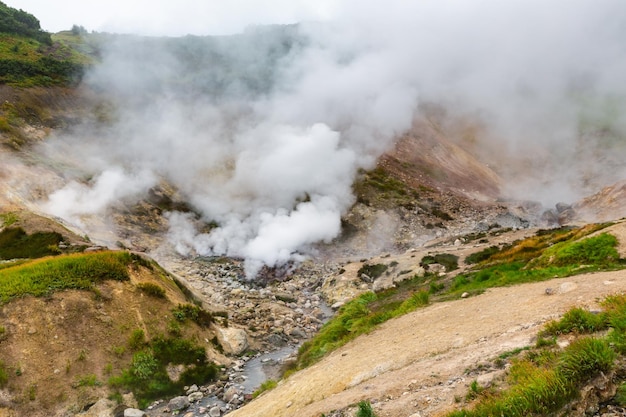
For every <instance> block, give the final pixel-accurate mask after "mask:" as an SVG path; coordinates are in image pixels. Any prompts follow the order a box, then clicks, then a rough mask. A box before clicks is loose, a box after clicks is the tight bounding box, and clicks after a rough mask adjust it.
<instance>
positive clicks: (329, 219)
mask: <svg viewBox="0 0 626 417" xmlns="http://www.w3.org/2000/svg"><path fill="white" fill-rule="evenodd" d="M407 3H411V2H405V1H393V0H392V1H389V2H385V3H384V4H379V3H365V4H364V3H362V2H361V3H357V2H349V1H348V2H342V3H341V4H340V7H338V8H337V12H336V17H335V18H334V19H332V20H330V21H325V22H304V23H301V24H299V25H287V26H269V27H263V26H259V27H254V28H249V29H248V30H246V31H245V32H244V33H242V34H240V35H235V36H226V37H224V36H222V37H193V36H188V37H184V38H142V37H129V36H119V37H111V38H110V41H109V42H108V43H107V44H106V45H104V47H103V51H102V61H101V62H100V63H99V64H98V65H97V66H96V67H95V68H94V69H93V70H92V71H91V72H90V73H89V74H88V76H87V77H86V79H85V80H84V83H85V86H86V87H88V88H90V89H92V90H94V91H97V92H98V93H99V94H100V95H101V97H102V98H103V99H105V100H106V102H107V103H108V105H107V106H103V107H102V109H101V114H99V115H98V118H97V119H94V120H89V121H85V123H83V124H82V125H80V126H78V127H76V128H75V129H73V130H72V132H70V133H68V134H65V135H61V136H58V137H54V138H51V140H49V141H48V143H47V144H46V146H47V148H46V152H48V154H49V155H54V156H55V157H57V158H62V157H65V158H71V159H72V160H73V161H72V163H73V164H77V165H78V166H80V167H81V169H82V170H83V173H89V175H90V176H91V181H89V182H88V183H86V184H85V183H84V181H82V183H81V182H80V180H81V178H75V179H74V180H73V181H71V182H70V183H69V184H68V185H67V186H66V187H65V188H62V189H60V190H58V191H57V192H55V193H53V194H52V195H51V196H50V197H49V201H48V202H47V204H46V209H47V210H48V211H49V212H50V213H52V214H55V215H58V216H61V217H63V218H66V219H68V220H69V221H74V222H76V221H78V219H79V217H80V215H81V214H86V213H91V212H99V211H102V210H104V209H105V208H106V207H107V205H108V204H111V203H113V202H114V201H116V200H117V199H120V198H124V199H129V198H130V199H132V198H142V197H145V195H146V193H147V191H148V189H149V188H150V187H153V186H154V185H155V184H157V183H158V182H159V181H167V182H168V183H170V184H172V185H174V186H175V187H176V188H177V189H178V190H179V191H180V192H181V194H182V195H183V196H184V197H185V198H186V199H187V200H188V201H189V202H190V204H191V205H192V207H193V208H194V210H195V211H196V212H197V214H192V213H178V212H173V213H169V214H168V220H169V223H170V232H169V239H170V240H171V242H172V243H173V244H174V245H175V247H176V248H177V250H178V251H180V252H181V253H183V254H189V255H191V254H200V255H228V256H235V257H241V258H243V259H246V268H247V273H248V274H249V275H250V276H253V275H254V274H255V273H256V271H258V269H259V268H260V267H261V266H262V265H268V266H276V265H282V264H284V263H285V262H288V261H291V260H300V259H302V258H303V256H306V254H307V253H309V250H310V248H311V246H312V245H313V244H315V243H317V242H321V241H330V240H332V239H333V238H335V237H336V236H337V235H338V234H339V232H340V225H341V221H340V219H341V216H342V215H343V214H345V212H346V211H347V210H348V209H349V208H350V206H351V205H352V204H353V202H354V197H353V196H352V193H351V185H352V182H353V180H354V178H355V175H356V173H357V172H358V170H359V169H369V168H372V167H373V166H374V164H375V162H376V159H377V158H378V157H379V156H380V155H381V154H382V153H383V152H384V151H385V150H387V149H389V148H390V147H391V146H393V143H394V140H395V139H396V138H397V137H398V135H400V134H402V133H403V132H405V131H407V130H408V129H410V128H411V123H412V120H413V118H414V117H416V116H418V115H419V113H420V108H421V106H420V105H421V104H424V103H436V104H438V105H440V106H441V107H442V108H444V109H446V114H447V116H446V117H447V118H446V120H445V122H444V123H443V128H445V127H446V125H445V123H454V121H455V120H457V119H458V120H461V119H462V120H468V119H470V120H474V121H476V123H477V124H480V126H482V131H481V132H482V133H481V136H480V137H479V138H476V140H475V143H473V145H472V146H473V149H472V150H473V151H474V152H475V153H476V154H477V155H478V156H479V157H480V158H482V159H483V160H484V161H485V162H486V163H489V164H490V165H491V166H494V167H495V168H496V169H498V171H499V174H500V175H501V176H502V177H503V178H504V180H505V186H504V187H503V190H502V194H503V196H504V197H509V198H519V199H530V200H538V201H542V202H544V203H545V204H546V205H547V206H549V205H552V204H554V203H556V202H557V201H573V200H574V199H576V198H580V197H582V196H583V195H585V193H588V192H590V191H592V190H594V189H596V187H598V186H601V185H603V184H604V185H606V184H609V183H611V182H612V181H616V180H618V179H621V178H623V177H624V173H625V172H624V166H623V165H624V164H623V161H624V160H625V159H624V157H626V144H625V141H624V138H625V136H624V133H625V132H626V121H625V118H624V114H625V112H624V108H625V104H626V100H625V97H626V94H625V93H626V91H625V90H626V83H624V82H623V79H622V77H623V74H625V73H626V54H625V53H624V52H625V51H624V43H623V39H626V33H624V32H625V31H626V24H625V23H626V7H624V6H623V3H622V2H621V1H618V0H616V1H608V0H601V1H597V2H593V3H592V2H588V1H576V0H574V1H552V2H539V1H515V2H500V1H494V0H490V1H472V2H467V1H423V2H415V3H416V4H407ZM103 120H104V121H105V122H104V123H103ZM452 139H453V140H455V138H454V137H453V138H452ZM459 141H460V139H459ZM85 176H86V175H84V174H83V176H82V178H83V179H84V178H85ZM197 216H199V218H200V219H201V220H202V221H204V222H206V223H210V222H214V223H216V224H217V225H218V227H216V228H214V229H213V230H211V231H210V232H208V233H207V232H205V233H200V232H198V231H196V229H195V227H194V224H195V223H196V222H195V221H196V220H197V219H196V217H197Z"/></svg>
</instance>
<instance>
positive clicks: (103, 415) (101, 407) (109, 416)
mask: <svg viewBox="0 0 626 417" xmlns="http://www.w3.org/2000/svg"><path fill="white" fill-rule="evenodd" d="M116 408H117V403H116V402H114V401H111V400H108V399H106V398H103V399H101V400H98V401H97V402H96V403H95V404H94V405H92V406H91V407H89V410H87V411H85V412H83V413H79V414H77V415H76V417H113V416H114V415H115V410H116Z"/></svg>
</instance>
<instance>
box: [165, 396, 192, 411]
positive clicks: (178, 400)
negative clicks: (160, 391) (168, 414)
mask: <svg viewBox="0 0 626 417" xmlns="http://www.w3.org/2000/svg"><path fill="white" fill-rule="evenodd" d="M189 405H190V403H189V400H188V399H187V397H184V396H180V397H174V398H172V399H171V400H170V402H169V403H167V408H169V409H170V410H171V411H180V410H184V409H185V408H187V407H189Z"/></svg>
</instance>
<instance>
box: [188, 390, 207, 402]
mask: <svg viewBox="0 0 626 417" xmlns="http://www.w3.org/2000/svg"><path fill="white" fill-rule="evenodd" d="M203 397H204V394H202V393H201V392H199V391H195V392H192V393H191V394H189V395H188V396H187V399H188V400H189V402H190V403H195V402H196V401H199V400H201V399H202V398H203Z"/></svg>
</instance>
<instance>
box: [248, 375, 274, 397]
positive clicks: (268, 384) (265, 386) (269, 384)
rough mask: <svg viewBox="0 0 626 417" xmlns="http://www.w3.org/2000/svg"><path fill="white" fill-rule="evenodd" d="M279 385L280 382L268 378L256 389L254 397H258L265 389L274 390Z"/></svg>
mask: <svg viewBox="0 0 626 417" xmlns="http://www.w3.org/2000/svg"><path fill="white" fill-rule="evenodd" d="M277 385H278V382H276V381H275V380H273V379H268V380H267V381H265V382H263V383H262V384H261V386H260V387H259V388H258V389H257V390H256V391H254V392H253V393H252V398H256V397H258V396H259V395H261V394H263V393H264V392H265V391H270V390H273V389H274V388H276V386H277Z"/></svg>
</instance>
